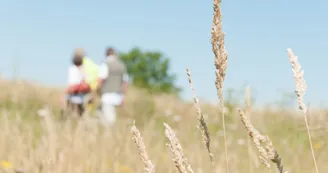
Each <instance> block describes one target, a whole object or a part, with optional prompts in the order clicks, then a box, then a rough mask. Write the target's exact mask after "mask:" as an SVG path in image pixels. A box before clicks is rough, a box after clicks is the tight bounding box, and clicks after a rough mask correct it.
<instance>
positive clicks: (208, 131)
mask: <svg viewBox="0 0 328 173" xmlns="http://www.w3.org/2000/svg"><path fill="white" fill-rule="evenodd" d="M219 5H220V1H217V0H214V16H213V28H212V40H211V42H212V45H213V53H214V59H215V65H216V71H215V73H216V79H213V81H214V80H215V81H216V87H217V90H218V91H217V94H218V98H219V101H220V103H221V104H218V105H213V104H212V105H210V104H205V103H198V99H197V97H196V94H195V92H193V93H194V96H190V97H191V98H192V97H194V98H195V99H194V102H189V103H188V102H183V101H181V100H179V99H177V98H175V97H173V96H171V95H164V94H163V95H151V94H149V93H148V92H147V91H144V90H140V89H136V88H134V87H132V86H131V87H130V88H129V90H128V94H127V101H126V103H125V105H124V106H123V107H120V108H119V109H118V121H117V123H116V124H115V126H113V127H111V128H105V127H102V126H100V125H99V124H98V121H97V117H96V116H95V115H96V113H95V112H92V111H91V112H89V113H88V114H87V115H86V116H84V117H83V118H82V119H80V120H67V121H62V120H60V118H59V117H60V110H61V108H62V107H63V105H62V102H61V97H62V89H60V88H50V87H44V86H41V85H38V84H33V83H29V82H24V81H8V80H0V91H1V92H0V112H1V115H0V127H1V129H0V172H1V171H2V172H24V173H38V172H40V173H41V172H42V173H43V172H44V173H105V172H106V173H141V172H146V173H154V172H156V173H173V172H182V173H193V172H197V173H208V172H215V173H218V172H220V173H223V172H231V173H255V172H268V173H271V172H276V171H277V170H279V171H278V172H286V171H288V172H295V173H296V172H297V173H310V172H317V173H318V172H319V171H320V172H325V171H324V170H326V169H327V170H328V165H327V164H326V163H327V161H328V150H327V148H326V146H327V145H326V144H327V142H328V141H327V140H328V138H327V135H326V132H327V131H326V130H325V128H324V127H325V125H326V124H327V123H326V122H327V112H326V111H325V110H312V109H311V110H310V116H308V117H307V119H305V118H304V113H307V111H306V110H307V109H306V106H305V105H304V104H303V100H302V98H303V94H304V92H305V90H306V84H305V80H304V78H303V73H302V71H301V67H300V65H299V63H298V61H297V58H296V57H295V56H294V55H293V54H292V53H291V51H288V57H289V60H290V62H291V65H292V70H291V73H293V75H294V80H295V84H296V89H295V90H296V91H297V93H298V97H297V100H295V102H298V104H299V106H300V110H299V111H292V110H288V109H287V110H286V109H282V108H281V109H269V108H267V109H261V110H256V109H252V103H251V102H250V100H251V99H250V95H251V93H250V92H249V90H247V89H245V98H239V99H240V100H243V101H241V103H243V104H239V103H234V102H231V101H229V100H224V99H223V97H222V95H223V93H224V92H225V89H224V87H223V83H224V79H225V71H226V68H227V59H228V55H227V54H226V51H225V48H224V34H223V31H222V26H221V25H222V23H221V11H220V8H219ZM209 20H210V19H209ZM282 51H283V50H282ZM286 59H287V54H286ZM209 65H210V64H209ZM187 74H188V75H187V76H186V79H187V77H189V81H190V83H192V80H191V76H190V74H189V73H188V70H187ZM291 80H293V79H291ZM198 82H200V81H198ZM255 87H256V86H255ZM191 89H192V90H193V88H192V85H191ZM196 92H197V91H196ZM213 94H216V93H213ZM244 100H245V101H244ZM228 103H229V104H228ZM239 108H240V109H239ZM41 115H42V116H41ZM134 122H135V126H134ZM250 122H251V123H250ZM163 123H165V124H163ZM197 127H198V128H197ZM256 129H257V130H256ZM308 130H310V131H311V142H312V143H310V141H309V133H308V132H309V131H308ZM266 136H268V137H269V138H267V137H266ZM204 143H205V145H204ZM311 150H313V152H312V151H311ZM280 158H282V160H281V159H280ZM315 163H316V164H317V166H316V165H315ZM316 167H318V170H319V171H318V170H316ZM227 168H228V170H229V171H228V170H227ZM277 168H278V169H277Z"/></svg>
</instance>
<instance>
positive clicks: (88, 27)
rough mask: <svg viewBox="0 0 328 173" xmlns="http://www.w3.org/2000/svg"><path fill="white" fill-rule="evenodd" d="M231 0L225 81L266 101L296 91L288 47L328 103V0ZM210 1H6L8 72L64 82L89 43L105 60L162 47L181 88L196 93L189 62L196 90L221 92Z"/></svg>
mask: <svg viewBox="0 0 328 173" xmlns="http://www.w3.org/2000/svg"><path fill="white" fill-rule="evenodd" d="M307 2H308V1H299V0H298V1H296V0H288V1H286V0H276V1H254V0H252V1H244V0H232V1H231V0H223V3H222V11H223V20H224V21H223V24H224V31H225V32H226V48H227V50H228V53H229V61H228V71H227V76H226V81H225V88H235V89H239V90H240V89H242V88H243V87H244V86H245V84H248V85H250V86H251V87H252V88H254V89H255V91H254V93H255V97H256V100H257V104H258V105H262V104H268V103H273V102H274V101H276V100H279V99H280V98H281V92H293V90H294V83H293V78H292V72H291V68H290V64H289V61H288V58H287V54H286V49H287V48H288V47H290V48H292V49H293V51H294V53H295V54H296V55H297V56H298V57H299V60H300V62H301V64H302V66H303V68H304V69H305V78H306V81H307V84H308V91H307V94H306V98H305V99H306V102H310V103H311V105H326V104H324V102H326V101H328V100H327V98H328V97H327V88H328V81H327V80H326V76H327V72H328V71H327V67H328V59H327V55H328V53H327V52H326V50H327V45H328V42H327V40H328V35H327V31H328V24H327V19H328V13H327V12H325V10H326V9H327V8H328V2H327V1H326V2H325V1H323V0H313V1H312V2H311V3H307ZM212 13H213V9H212V1H210V0H202V1H200V0H197V1H196V0H188V1H187V0H179V1H176V0H166V1H154V0H139V1H131V0H130V1H113V0H106V1H105V0H98V1H86V0H79V1H78V0H71V1H64V0H56V1H51V0H48V1H41V0H30V1H23V0H3V1H0V22H1V27H0V38H1V39H0V46H1V58H0V73H2V75H3V76H6V77H11V76H12V74H13V69H15V68H14V67H15V66H16V69H18V71H17V74H19V77H23V78H28V79H32V80H36V81H40V82H42V83H45V84H53V85H65V82H66V72H67V67H68V65H69V62H70V55H71V53H72V50H73V49H74V48H75V47H84V48H86V50H87V53H88V55H89V56H90V57H91V58H92V59H94V60H95V61H96V62H100V61H101V60H102V59H103V58H104V56H103V54H104V49H105V47H107V46H114V47H116V48H117V49H119V50H121V51H127V50H129V49H131V48H132V47H134V46H138V47H140V48H142V49H144V50H159V51H162V52H164V53H165V54H166V55H167V56H168V57H170V58H171V66H172V68H171V71H172V72H174V73H176V74H177V75H178V81H177V84H178V85H179V86H181V87H183V88H184V89H185V91H184V92H183V93H182V96H183V97H184V98H186V99H191V92H190V89H189V87H188V81H187V77H186V75H185V68H186V67H189V68H190V69H191V72H192V77H193V80H194V85H195V88H196V92H197V94H198V95H199V96H200V97H202V98H205V99H207V100H214V101H215V100H217V97H216V90H215V86H214V85H215V84H214V79H215V74H214V65H213V62H214V57H213V53H212V52H211V44H210V30H211V21H212Z"/></svg>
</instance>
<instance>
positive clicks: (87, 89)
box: [78, 81, 91, 93]
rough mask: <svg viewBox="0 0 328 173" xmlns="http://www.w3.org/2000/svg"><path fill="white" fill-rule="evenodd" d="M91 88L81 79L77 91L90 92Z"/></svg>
mask: <svg viewBox="0 0 328 173" xmlns="http://www.w3.org/2000/svg"><path fill="white" fill-rule="evenodd" d="M90 90H91V88H90V85H89V84H87V83H85V82H84V81H82V83H81V84H80V85H79V89H78V92H79V93H87V92H90Z"/></svg>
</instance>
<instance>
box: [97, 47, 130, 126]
mask: <svg viewBox="0 0 328 173" xmlns="http://www.w3.org/2000/svg"><path fill="white" fill-rule="evenodd" d="M105 54H106V58H105V61H104V62H103V63H102V64H101V65H100V67H99V75H98V78H99V90H100V95H101V96H100V97H101V98H100V102H101V108H100V109H101V121H102V122H103V123H104V124H107V125H113V124H114V123H115V121H116V107H117V106H121V105H123V104H124V100H125V94H126V90H127V86H128V80H129V76H128V74H127V69H126V66H125V64H124V63H123V62H122V61H121V60H120V59H119V57H118V56H117V54H116V52H115V50H114V49H113V48H111V47H110V48H107V49H106V53H105Z"/></svg>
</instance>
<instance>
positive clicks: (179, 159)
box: [164, 123, 194, 173]
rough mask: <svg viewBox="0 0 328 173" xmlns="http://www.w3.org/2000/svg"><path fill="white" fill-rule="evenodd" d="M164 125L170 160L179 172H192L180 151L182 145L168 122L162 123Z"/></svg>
mask: <svg viewBox="0 0 328 173" xmlns="http://www.w3.org/2000/svg"><path fill="white" fill-rule="evenodd" d="M164 126H165V136H166V138H167V139H168V141H169V142H168V143H167V146H168V147H169V149H170V151H171V152H172V160H173V162H174V164H175V167H176V168H177V169H178V171H179V172H180V173H193V172H194V171H193V170H192V168H191V166H190V164H189V163H188V161H187V158H185V156H184V154H183V151H182V147H181V145H180V143H179V141H178V138H177V137H176V135H175V133H174V131H173V130H172V128H171V127H170V126H169V125H168V124H166V123H164Z"/></svg>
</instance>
